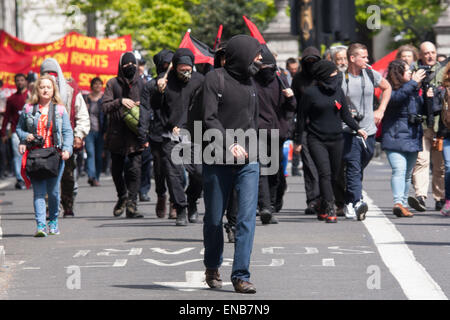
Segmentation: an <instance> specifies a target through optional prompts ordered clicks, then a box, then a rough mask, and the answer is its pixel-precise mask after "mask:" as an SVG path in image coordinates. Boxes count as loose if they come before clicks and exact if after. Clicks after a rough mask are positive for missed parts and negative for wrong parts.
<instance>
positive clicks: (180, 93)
mask: <svg viewBox="0 0 450 320" xmlns="http://www.w3.org/2000/svg"><path fill="white" fill-rule="evenodd" d="M172 65H173V67H172V70H171V71H170V72H169V74H168V77H167V79H164V78H160V79H159V80H158V92H157V93H155V94H154V95H153V96H152V100H151V105H152V109H153V110H157V109H160V116H161V124H162V131H163V133H162V151H163V154H162V164H163V168H164V174H165V176H166V179H167V185H168V188H169V194H170V199H171V201H172V202H173V205H174V208H175V209H176V211H177V221H176V225H177V226H186V225H187V223H188V218H189V222H191V223H196V222H197V219H198V211H197V200H198V199H199V198H200V195H201V192H202V178H201V165H200V164H195V163H194V162H193V161H192V162H191V163H183V164H177V163H176V162H175V161H174V159H172V150H173V149H174V148H175V147H176V146H177V144H179V143H190V142H189V141H185V136H183V135H180V133H182V132H181V131H180V130H181V129H186V128H187V120H188V109H189V106H190V105H192V103H193V99H194V98H195V97H196V96H197V93H198V90H199V88H201V86H202V85H203V80H204V76H203V75H202V74H200V73H198V72H195V71H193V66H194V55H193V53H192V52H191V50H189V49H186V48H180V49H177V51H175V54H174V56H173V59H172ZM184 169H186V171H188V173H189V186H188V188H187V190H186V193H185V191H184ZM186 209H187V211H188V214H186Z"/></svg>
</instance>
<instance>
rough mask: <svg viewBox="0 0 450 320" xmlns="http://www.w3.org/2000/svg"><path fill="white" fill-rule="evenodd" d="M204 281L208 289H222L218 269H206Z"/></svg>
mask: <svg viewBox="0 0 450 320" xmlns="http://www.w3.org/2000/svg"><path fill="white" fill-rule="evenodd" d="M205 281H206V284H207V285H208V286H209V287H210V288H213V289H216V288H222V279H220V273H219V269H206V271H205Z"/></svg>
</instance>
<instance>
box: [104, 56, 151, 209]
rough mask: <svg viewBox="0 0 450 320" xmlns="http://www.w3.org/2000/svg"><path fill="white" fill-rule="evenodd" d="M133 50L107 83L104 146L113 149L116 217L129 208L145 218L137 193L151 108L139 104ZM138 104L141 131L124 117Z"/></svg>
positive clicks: (122, 58) (139, 93)
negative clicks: (132, 128)
mask: <svg viewBox="0 0 450 320" xmlns="http://www.w3.org/2000/svg"><path fill="white" fill-rule="evenodd" d="M136 64H137V62H136V57H135V56H134V54H133V52H125V53H124V54H122V56H121V57H120V62H119V72H118V75H117V77H115V78H112V79H110V80H109V81H108V82H107V83H106V89H105V93H104V95H103V103H102V109H103V112H104V113H105V114H106V116H107V117H108V126H107V130H106V140H105V148H107V149H108V150H109V151H110V152H111V161H112V166H111V174H112V177H113V181H114V185H115V186H116V191H117V197H118V198H119V199H118V201H117V203H116V205H115V207H114V212H113V213H114V216H115V217H118V216H120V215H122V213H123V212H124V210H125V208H126V216H127V218H142V217H143V215H142V214H140V213H139V212H138V210H137V195H138V192H139V186H140V180H141V179H140V178H141V154H142V151H143V150H144V148H146V147H148V141H147V131H148V118H149V113H148V109H146V108H145V107H143V106H142V105H140V99H141V90H142V87H143V83H142V79H141V78H140V77H139V73H138V72H137V67H136ZM135 106H139V124H138V128H137V130H138V133H137V134H136V133H134V132H133V131H132V130H130V129H129V128H128V126H127V125H126V123H125V121H124V120H123V117H124V114H125V112H126V111H127V110H129V109H132V108H133V107H135Z"/></svg>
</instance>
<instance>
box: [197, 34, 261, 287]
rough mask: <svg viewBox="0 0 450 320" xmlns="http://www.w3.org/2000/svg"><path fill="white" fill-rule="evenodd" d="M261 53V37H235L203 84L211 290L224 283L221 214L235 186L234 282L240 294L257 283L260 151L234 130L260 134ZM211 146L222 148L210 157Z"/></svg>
mask: <svg viewBox="0 0 450 320" xmlns="http://www.w3.org/2000/svg"><path fill="white" fill-rule="evenodd" d="M260 52H261V45H260V44H259V42H258V41H257V40H256V39H254V38H252V37H250V36H246V35H238V36H234V37H233V38H231V39H230V41H229V42H228V43H227V47H226V52H225V65H224V68H218V69H214V70H213V71H211V72H209V73H208V74H207V75H206V79H205V83H204V85H203V100H202V107H203V124H204V126H205V128H206V129H207V132H205V136H208V134H207V133H208V131H209V132H210V133H211V135H212V136H213V138H211V140H210V141H209V142H211V143H210V144H208V145H207V146H206V147H205V150H204V157H203V161H204V162H203V190H204V201H205V216H204V219H203V223H204V224H203V237H204V240H203V243H204V247H205V255H204V264H205V267H206V272H205V275H206V283H207V284H208V286H209V287H211V288H220V287H222V280H221V278H220V274H219V267H220V265H221V264H222V261H223V245H224V239H223V227H222V217H223V214H224V211H225V209H226V206H227V201H228V199H229V195H230V193H231V192H232V190H233V187H235V188H236V192H237V195H238V197H237V198H238V213H237V221H236V242H235V250H234V259H233V267H232V271H231V281H232V283H233V286H234V289H235V291H236V292H239V293H255V292H256V288H255V286H254V285H253V284H252V283H250V282H249V280H250V271H249V266H250V255H251V251H252V247H253V238H254V232H255V222H256V207H257V203H258V180H259V164H258V162H257V155H256V154H252V152H251V149H249V147H250V145H249V141H248V140H246V141H245V142H240V144H239V143H238V141H239V138H237V137H236V135H234V134H232V133H231V132H230V131H233V132H234V133H235V134H236V132H235V130H237V129H241V130H243V131H247V130H249V129H250V130H249V131H254V133H255V135H256V130H257V127H258V124H257V121H258V100H257V96H256V87H255V85H254V81H253V80H252V76H253V75H255V74H256V72H258V70H259V68H258V66H260V62H259V61H260V60H261V54H260ZM229 129H231V130H229ZM213 132H214V133H213ZM235 138H237V139H235ZM213 139H214V141H213V142H212V140H213ZM241 140H242V139H241ZM209 147H212V149H211V150H215V151H217V152H215V153H214V155H212V152H211V158H209V159H207V158H206V157H205V153H206V152H207V151H208V149H207V148H209ZM252 147H253V146H252ZM224 160H225V162H224Z"/></svg>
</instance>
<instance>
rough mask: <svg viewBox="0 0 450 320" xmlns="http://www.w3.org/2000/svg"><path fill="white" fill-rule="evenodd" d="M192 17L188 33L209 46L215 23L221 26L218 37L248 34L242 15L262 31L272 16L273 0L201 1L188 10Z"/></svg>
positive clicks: (211, 42)
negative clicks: (221, 29)
mask: <svg viewBox="0 0 450 320" xmlns="http://www.w3.org/2000/svg"><path fill="white" fill-rule="evenodd" d="M189 11H190V12H191V14H192V18H193V22H194V23H193V25H192V34H193V35H194V36H195V37H196V38H198V39H199V40H201V41H203V42H205V43H207V44H209V45H210V46H212V45H213V44H214V40H215V38H216V35H217V30H218V28H219V26H220V25H221V24H222V25H223V34H222V39H224V40H226V39H230V38H231V37H232V36H234V35H236V34H243V33H244V34H245V33H246V34H248V28H247V27H246V25H245V22H244V19H243V18H242V16H243V15H245V16H247V17H248V18H249V19H250V20H252V22H253V23H255V24H256V25H257V26H258V28H259V30H260V31H261V32H262V31H263V30H264V29H265V28H266V27H267V25H268V24H269V22H270V21H271V20H272V18H273V17H274V16H275V15H276V8H275V2H274V1H273V0H251V1H245V0H234V1H229V0H201V1H200V3H199V4H197V5H195V6H193V7H192V8H190V9H189Z"/></svg>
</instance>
